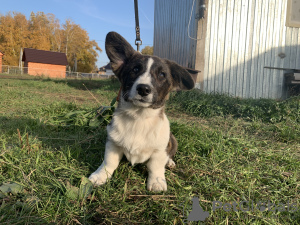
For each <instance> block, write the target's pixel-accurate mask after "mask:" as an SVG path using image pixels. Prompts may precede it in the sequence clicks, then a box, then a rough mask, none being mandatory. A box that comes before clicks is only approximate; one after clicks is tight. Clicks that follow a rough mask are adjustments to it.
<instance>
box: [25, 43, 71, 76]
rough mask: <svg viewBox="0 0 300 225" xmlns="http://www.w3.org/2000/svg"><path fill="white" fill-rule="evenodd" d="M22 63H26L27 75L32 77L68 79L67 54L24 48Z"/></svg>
mask: <svg viewBox="0 0 300 225" xmlns="http://www.w3.org/2000/svg"><path fill="white" fill-rule="evenodd" d="M22 61H24V67H25V73H28V74H30V75H34V76H42V75H43V76H47V77H51V78H65V77H66V66H67V65H68V61H67V56H66V54H65V53H61V52H51V51H44V50H37V49H32V48H24V51H23V56H22Z"/></svg>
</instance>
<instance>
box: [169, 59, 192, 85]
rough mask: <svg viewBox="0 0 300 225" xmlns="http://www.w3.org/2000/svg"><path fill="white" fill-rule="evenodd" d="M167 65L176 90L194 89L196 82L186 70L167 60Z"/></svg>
mask: <svg viewBox="0 0 300 225" xmlns="http://www.w3.org/2000/svg"><path fill="white" fill-rule="evenodd" d="M166 63H167V64H168V66H169V68H170V71H171V75H172V77H173V89H174V90H190V89H193V88H194V86H195V80H194V79H193V77H192V76H191V74H190V73H189V72H188V71H187V70H186V69H184V68H183V67H182V66H180V65H178V64H177V63H175V62H172V61H169V60H166Z"/></svg>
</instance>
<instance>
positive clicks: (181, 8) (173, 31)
mask: <svg viewBox="0 0 300 225" xmlns="http://www.w3.org/2000/svg"><path fill="white" fill-rule="evenodd" d="M196 3H197V0H196V2H195V5H194V8H193V12H192V17H191V21H190V36H191V37H194V38H197V37H196V35H197V23H196V22H197V20H195V10H196V8H197V4H196ZM192 5H193V0H155V7H154V41H153V42H154V44H153V45H154V49H153V53H154V55H156V56H159V57H162V58H167V59H170V60H174V61H176V62H177V63H179V64H180V65H182V66H185V67H189V68H195V57H196V44H197V42H196V41H195V40H192V39H190V38H189V37H188V33H187V28H188V24H189V18H190V14H191V9H192Z"/></svg>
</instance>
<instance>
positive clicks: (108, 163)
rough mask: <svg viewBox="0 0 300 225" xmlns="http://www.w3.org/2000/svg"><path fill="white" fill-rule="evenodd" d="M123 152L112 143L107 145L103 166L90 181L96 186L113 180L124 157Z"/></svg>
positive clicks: (109, 142)
mask: <svg viewBox="0 0 300 225" xmlns="http://www.w3.org/2000/svg"><path fill="white" fill-rule="evenodd" d="M123 154H124V152H123V150H122V149H121V148H120V147H118V146H116V145H115V144H114V143H112V142H111V141H107V142H106V145H105V154H104V161H103V163H102V164H101V166H100V167H99V168H98V169H97V170H96V171H95V172H94V173H92V174H91V175H90V177H89V180H90V181H91V182H92V183H93V184H95V185H102V184H105V183H106V181H107V180H108V179H109V178H111V176H112V174H113V172H114V171H115V169H117V167H118V165H119V163H120V161H121V159H122V157H123Z"/></svg>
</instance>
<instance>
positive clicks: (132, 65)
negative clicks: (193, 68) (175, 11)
mask: <svg viewBox="0 0 300 225" xmlns="http://www.w3.org/2000/svg"><path fill="white" fill-rule="evenodd" d="M105 49H106V53H107V56H108V58H109V59H110V62H111V66H112V69H113V71H114V73H115V75H116V76H117V77H118V79H119V80H120V82H121V96H120V100H119V103H118V107H117V108H116V110H115V112H114V114H113V118H112V121H111V123H110V124H109V125H108V126H107V133H108V137H107V142H106V146H105V155H104V161H103V163H102V164H101V166H100V167H99V168H98V169H97V170H96V171H95V172H94V173H92V174H91V175H90V177H89V179H90V180H91V182H92V183H94V184H95V185H102V184H104V183H105V182H106V181H107V180H108V179H109V178H110V177H111V176H112V174H113V172H114V171H115V169H116V168H117V167H118V165H119V162H120V160H121V159H122V157H123V155H125V156H126V158H127V159H128V160H129V161H130V162H131V164H132V165H134V164H135V163H143V162H146V161H147V167H148V170H149V174H148V181H147V188H148V190H150V191H166V190H167V183H166V179H165V166H166V165H167V164H168V166H170V167H173V166H175V163H174V161H173V160H172V157H173V156H174V155H175V152H176V150H177V141H176V139H175V137H174V136H173V135H172V133H171V132H170V124H169V120H168V119H167V117H166V115H165V113H164V105H165V102H166V100H167V99H168V95H169V92H170V91H172V90H179V89H183V90H188V89H192V88H193V87H194V80H193V79H192V77H191V75H190V73H189V72H187V71H186V70H185V69H184V68H182V67H181V66H179V65H178V64H176V63H175V62H171V61H169V60H166V59H161V58H158V57H154V56H147V55H142V54H140V53H139V52H136V51H135V50H134V49H133V48H132V47H131V45H130V44H129V43H128V42H127V41H126V40H125V39H124V38H123V37H122V36H120V35H119V34H117V33H115V32H110V33H108V34H107V36H106V41H105Z"/></svg>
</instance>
